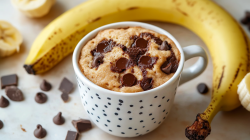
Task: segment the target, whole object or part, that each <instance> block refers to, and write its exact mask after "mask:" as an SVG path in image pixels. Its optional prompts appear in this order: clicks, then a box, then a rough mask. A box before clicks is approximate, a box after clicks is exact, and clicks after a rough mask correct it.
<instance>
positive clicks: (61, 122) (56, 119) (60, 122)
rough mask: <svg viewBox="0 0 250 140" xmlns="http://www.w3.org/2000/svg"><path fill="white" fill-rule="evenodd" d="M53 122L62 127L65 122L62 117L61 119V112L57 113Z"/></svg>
mask: <svg viewBox="0 0 250 140" xmlns="http://www.w3.org/2000/svg"><path fill="white" fill-rule="evenodd" d="M53 122H54V123H55V124H57V125H62V124H64V122H65V119H64V117H62V112H59V113H58V114H57V115H56V116H55V117H54V118H53Z"/></svg>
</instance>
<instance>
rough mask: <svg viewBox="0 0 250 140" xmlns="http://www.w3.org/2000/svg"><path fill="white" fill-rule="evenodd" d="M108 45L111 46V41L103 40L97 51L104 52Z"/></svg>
mask: <svg viewBox="0 0 250 140" xmlns="http://www.w3.org/2000/svg"><path fill="white" fill-rule="evenodd" d="M108 46H109V43H108V42H107V41H102V42H100V43H99V44H98V45H97V47H96V52H99V53H104V52H105V48H106V47H108Z"/></svg>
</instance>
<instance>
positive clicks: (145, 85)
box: [140, 76, 153, 91]
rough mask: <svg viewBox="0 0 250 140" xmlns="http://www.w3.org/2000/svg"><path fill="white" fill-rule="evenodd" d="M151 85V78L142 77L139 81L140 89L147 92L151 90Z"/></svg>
mask: <svg viewBox="0 0 250 140" xmlns="http://www.w3.org/2000/svg"><path fill="white" fill-rule="evenodd" d="M152 85H153V79H152V78H147V77H144V76H143V79H142V80H141V81H140V86H141V88H142V89H143V90H144V91H145V90H149V89H151V88H152Z"/></svg>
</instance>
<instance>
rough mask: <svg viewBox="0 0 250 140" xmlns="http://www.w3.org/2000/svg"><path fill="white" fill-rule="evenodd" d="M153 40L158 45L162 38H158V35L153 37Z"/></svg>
mask: <svg viewBox="0 0 250 140" xmlns="http://www.w3.org/2000/svg"><path fill="white" fill-rule="evenodd" d="M154 41H155V43H156V44H158V45H161V44H162V40H161V39H160V38H158V37H154Z"/></svg>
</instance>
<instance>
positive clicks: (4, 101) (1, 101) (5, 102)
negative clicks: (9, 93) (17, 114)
mask: <svg viewBox="0 0 250 140" xmlns="http://www.w3.org/2000/svg"><path fill="white" fill-rule="evenodd" d="M9 104H10V102H9V100H7V99H6V98H5V97H3V96H1V99H0V107H2V108H5V107H7V106H9Z"/></svg>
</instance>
